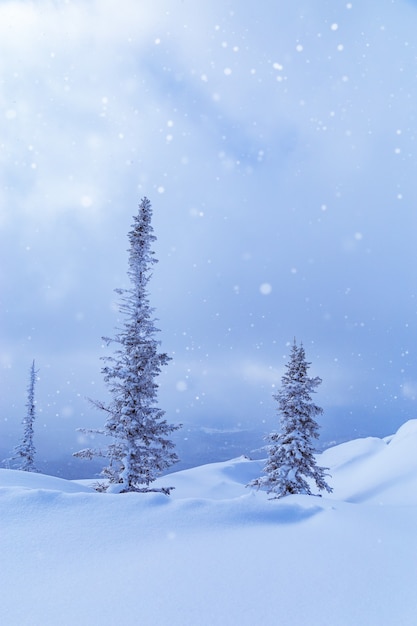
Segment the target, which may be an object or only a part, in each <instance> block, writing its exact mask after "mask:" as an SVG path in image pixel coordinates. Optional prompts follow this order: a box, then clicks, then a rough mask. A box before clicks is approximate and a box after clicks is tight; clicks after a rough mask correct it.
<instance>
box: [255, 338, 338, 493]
mask: <svg viewBox="0 0 417 626" xmlns="http://www.w3.org/2000/svg"><path fill="white" fill-rule="evenodd" d="M309 366H310V363H308V362H307V361H306V357H305V352H304V348H303V345H302V344H301V346H300V347H297V344H296V342H295V340H294V345H293V346H292V350H291V354H290V359H289V363H288V364H287V366H286V367H287V372H286V373H285V374H284V375H283V377H282V384H281V389H280V390H279V391H278V393H277V394H275V395H274V396H273V397H274V399H275V400H277V402H278V412H279V414H280V426H281V432H280V433H276V432H273V433H271V434H270V435H268V437H267V441H268V442H269V445H268V446H267V447H266V449H267V451H268V458H267V461H266V465H265V467H264V474H265V475H264V476H262V477H260V478H257V479H255V480H253V481H252V482H251V483H249V485H248V486H249V487H257V488H265V489H266V490H267V492H268V493H272V494H274V496H273V497H274V498H281V497H283V496H286V495H289V494H294V493H302V494H308V495H311V489H310V483H309V482H308V480H309V479H310V482H311V481H314V482H315V484H316V486H317V488H318V489H319V490H325V491H327V492H331V491H332V489H331V487H329V486H328V485H327V483H326V481H325V476H326V475H327V474H326V469H327V468H323V467H318V466H317V464H316V459H315V457H314V446H313V439H318V436H319V434H318V433H319V425H318V423H317V422H316V421H315V419H314V418H315V417H316V416H317V415H320V414H321V413H322V412H323V409H321V408H320V407H319V406H317V405H316V404H314V402H313V401H312V398H311V394H312V393H315V391H316V388H317V387H318V386H319V385H320V384H321V382H322V381H321V379H320V378H319V377H318V376H316V377H315V378H310V377H309V376H308V369H309Z"/></svg>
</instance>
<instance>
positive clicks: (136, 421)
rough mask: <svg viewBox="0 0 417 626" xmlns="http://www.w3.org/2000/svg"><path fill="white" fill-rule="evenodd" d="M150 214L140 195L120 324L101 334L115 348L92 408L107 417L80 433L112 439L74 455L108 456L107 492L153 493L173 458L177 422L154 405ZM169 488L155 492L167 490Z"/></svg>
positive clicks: (157, 360)
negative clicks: (103, 393) (103, 391)
mask: <svg viewBox="0 0 417 626" xmlns="http://www.w3.org/2000/svg"><path fill="white" fill-rule="evenodd" d="M151 218H152V210H151V203H150V202H149V200H148V199H147V198H143V199H142V201H141V204H140V205H139V213H138V215H137V216H136V217H134V218H133V219H134V223H133V225H132V230H131V231H130V232H129V235H128V237H129V241H130V254H129V270H128V276H129V278H130V281H131V285H132V286H131V288H130V289H116V293H118V295H119V296H120V298H121V300H120V306H119V309H120V312H121V314H122V315H123V317H124V324H123V327H122V328H120V329H118V332H117V334H116V335H115V337H114V338H113V339H109V338H105V337H104V338H103V339H104V341H106V343H107V345H108V344H110V343H115V344H116V345H117V346H118V348H117V350H116V351H115V352H114V355H113V356H106V357H103V360H104V361H105V366H104V367H103V368H102V373H103V376H104V381H105V383H106V384H107V387H108V389H109V392H110V395H111V401H110V402H109V403H108V404H106V403H104V402H100V401H93V404H94V405H95V407H96V408H99V409H101V410H103V411H104V412H105V413H106V415H107V420H106V422H105V425H104V428H103V429H102V430H99V431H84V432H98V433H99V434H104V435H107V436H109V437H111V438H112V443H111V444H110V445H109V446H108V447H107V448H106V449H105V450H104V451H103V450H92V449H85V450H81V451H80V452H76V453H75V455H74V456H77V457H79V458H89V459H91V458H93V457H94V456H105V457H107V458H108V459H109V463H108V465H107V467H105V468H104V469H103V471H102V475H103V476H104V477H105V478H107V479H108V481H109V488H108V491H112V492H118V493H124V492H129V491H155V490H154V489H151V488H150V487H149V485H150V483H152V482H153V481H154V480H155V479H156V478H157V477H158V476H159V475H160V474H161V472H162V471H163V470H165V469H167V468H168V467H170V466H171V465H172V464H173V463H176V462H177V461H178V457H177V455H176V453H175V452H174V450H173V448H174V444H173V443H172V441H171V439H170V435H171V433H172V432H173V431H175V430H177V428H179V426H175V425H171V424H168V423H167V421H166V420H165V419H163V416H164V411H162V410H161V409H159V408H157V407H156V406H155V403H156V398H157V389H158V385H157V383H156V381H155V379H156V377H157V376H158V375H159V373H160V371H161V368H162V366H164V365H166V364H167V363H168V361H169V360H170V358H169V357H168V355H167V354H165V353H160V352H158V348H159V345H160V342H159V341H157V340H156V339H155V333H156V332H157V331H158V329H157V328H156V327H155V319H154V318H153V312H154V310H153V309H152V308H151V307H150V305H149V296H148V289H147V285H148V282H149V280H150V277H151V268H152V265H154V264H155V263H156V262H157V260H156V259H155V258H154V256H153V255H154V253H153V251H152V250H151V244H152V242H153V241H155V239H156V237H155V236H154V235H153V228H152V225H151ZM100 487H101V488H102V489H104V488H103V486H102V485H101V486H100ZM169 490H170V488H163V489H161V490H160V491H163V492H164V493H169Z"/></svg>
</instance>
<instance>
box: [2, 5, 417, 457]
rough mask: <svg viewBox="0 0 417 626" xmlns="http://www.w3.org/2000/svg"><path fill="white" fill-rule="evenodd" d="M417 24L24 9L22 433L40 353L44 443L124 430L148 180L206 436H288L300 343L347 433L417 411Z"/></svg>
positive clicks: (5, 293) (334, 9)
mask: <svg viewBox="0 0 417 626" xmlns="http://www.w3.org/2000/svg"><path fill="white" fill-rule="evenodd" d="M416 32H417V3H415V2H410V1H408V2H407V1H406V0H381V2H379V3H377V5H376V4H375V2H374V1H373V0H361V1H359V0H353V1H352V2H346V1H345V0H340V1H339V0H315V1H314V2H304V1H301V0H292V1H291V2H288V1H287V0H262V2H255V1H252V0H211V1H210V2H203V1H202V0H201V1H196V0H181V1H180V0H152V2H151V1H150V0H142V1H138V0H121V1H120V2H114V1H112V0H95V1H91V2H84V1H81V0H79V1H77V0H76V1H74V2H70V1H67V2H64V1H63V2H46V1H44V0H37V1H36V2H33V3H32V2H28V1H24V2H23V1H22V2H11V1H8V0H6V1H0V85H1V89H0V161H1V167H0V255H1V257H0V258H1V273H0V288H1V291H0V293H1V310H0V314H1V319H0V384H1V394H0V448H2V449H3V448H6V449H9V448H10V447H13V445H14V444H15V443H16V437H18V435H19V432H20V421H21V419H22V417H23V415H24V411H25V409H24V405H25V402H26V386H27V383H28V372H29V368H30V365H31V362H32V359H33V358H35V359H36V365H37V367H38V368H39V381H38V383H37V387H36V397H37V407H38V418H37V425H36V435H35V436H36V444H37V448H38V450H39V451H40V453H41V454H42V455H43V456H48V455H54V454H56V451H57V450H58V449H59V450H60V452H62V453H66V452H67V451H68V455H70V454H71V451H74V450H77V449H79V447H80V445H81V444H83V442H82V440H81V439H80V438H79V435H77V433H76V431H75V429H76V427H78V426H93V427H94V426H96V427H97V426H101V425H102V424H103V421H104V416H102V415H100V414H99V413H97V412H96V411H94V409H92V408H91V406H90V405H89V404H88V402H87V401H86V397H93V398H98V399H102V398H105V397H106V391H105V388H104V386H103V382H102V376H101V372H100V368H101V365H102V363H101V361H100V357H101V356H103V355H104V354H108V348H105V347H103V342H102V341H101V337H102V336H103V335H105V336H109V335H110V336H111V335H112V333H113V331H114V328H115V326H117V324H118V313H117V306H116V304H117V296H116V294H115V293H114V291H113V290H114V289H115V288H117V287H126V286H128V285H127V282H126V280H127V277H126V270H127V260H128V256H127V247H128V239H127V233H128V231H129V230H130V227H131V224H132V216H133V215H134V214H135V213H136V211H137V205H138V203H139V202H140V199H141V198H142V197H143V196H144V195H146V196H147V197H148V198H149V199H150V200H151V202H152V206H153V210H154V222H153V225H154V231H155V235H156V236H157V242H156V244H155V253H156V257H157V258H158V259H159V264H158V265H157V267H156V268H155V272H154V276H153V278H152V281H151V283H150V285H149V288H150V294H151V304H152V305H153V306H154V307H155V309H156V316H157V317H158V319H159V322H158V324H159V327H160V329H161V333H160V339H161V341H162V349H163V350H164V351H166V352H168V353H169V354H170V355H171V356H172V357H173V360H172V361H171V362H170V364H169V366H167V368H166V370H165V371H164V373H163V375H162V376H161V377H160V379H159V383H160V385H161V387H160V394H159V404H160V406H161V408H163V409H164V410H165V411H166V413H167V415H166V417H167V419H168V420H169V421H170V422H182V423H183V424H184V426H185V428H184V429H183V436H184V437H186V436H187V432H188V430H189V429H199V428H203V429H205V431H206V432H211V431H212V430H214V429H218V430H223V429H224V430H231V431H234V430H240V429H249V430H254V431H257V432H258V433H266V432H268V431H269V430H270V429H271V428H275V427H276V426H277V420H276V415H275V409H276V406H275V402H274V401H273V399H272V394H273V392H274V388H275V389H276V386H277V385H279V384H280V378H281V376H282V374H283V371H284V365H285V363H286V361H287V357H288V353H289V347H288V346H289V345H290V344H291V343H292V341H293V338H294V337H296V339H297V340H298V341H303V343H304V346H305V349H306V354H307V358H308V360H309V361H311V362H312V367H311V370H310V371H311V374H312V375H319V376H320V377H321V378H322V379H323V384H322V385H321V387H320V388H319V390H318V394H317V396H316V397H315V401H316V402H317V403H318V404H320V405H321V406H322V407H323V408H324V411H325V412H324V415H323V417H322V420H321V423H322V426H323V428H322V437H323V439H324V440H325V441H331V440H338V439H340V438H353V437H356V436H359V435H379V436H381V435H387V434H390V433H391V432H393V431H394V430H396V428H397V427H398V426H399V425H400V424H401V423H402V422H404V421H406V420H407V419H409V418H415V417H416V398H417V371H416V363H417V355H416V326H417V316H416V312H417V282H416V279H417V263H416V227H417V208H416V200H417V190H416V172H417V168H416V160H417V159H416V156H417V154H416V117H415V116H416V111H417V42H416ZM274 385H275V387H274ZM81 447H82V445H81Z"/></svg>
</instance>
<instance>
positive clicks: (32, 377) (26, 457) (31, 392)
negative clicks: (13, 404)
mask: <svg viewBox="0 0 417 626" xmlns="http://www.w3.org/2000/svg"><path fill="white" fill-rule="evenodd" d="M37 373H38V371H37V370H35V361H32V365H31V368H30V371H29V384H28V388H27V402H26V415H25V417H24V418H23V420H22V426H23V436H22V439H21V441H20V444H18V445H17V446H16V447H15V448H14V451H13V456H12V458H11V459H10V460H11V461H16V469H20V470H23V471H25V472H38V471H39V470H38V469H37V468H36V466H35V454H36V449H35V446H34V443H33V433H34V428H33V425H34V422H35V417H36V409H35V383H36V375H37Z"/></svg>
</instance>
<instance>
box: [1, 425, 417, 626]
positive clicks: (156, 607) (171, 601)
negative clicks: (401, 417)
mask: <svg viewBox="0 0 417 626" xmlns="http://www.w3.org/2000/svg"><path fill="white" fill-rule="evenodd" d="M416 450H417V420H412V421H410V422H407V423H406V424H404V425H403V426H402V427H401V428H400V429H399V431H398V432H397V433H396V434H395V435H394V436H392V437H390V438H387V439H385V440H381V439H376V438H368V439H358V440H355V441H350V442H348V443H345V444H342V445H339V446H336V447H334V448H331V449H329V450H327V451H325V452H324V453H323V454H322V455H320V457H319V463H320V464H321V465H326V466H328V467H330V472H331V474H332V478H331V479H329V483H330V484H331V485H332V486H333V487H334V492H333V493H332V494H330V495H327V494H326V496H324V497H322V498H317V497H313V496H311V497H309V496H289V497H287V498H284V499H282V500H278V501H277V500H268V498H267V496H266V495H265V494H264V493H262V492H254V491H250V490H248V489H247V488H245V485H246V483H247V482H248V481H249V480H251V479H252V478H254V477H256V476H258V475H259V473H260V471H261V468H262V463H261V462H259V461H250V460H248V459H246V458H243V457H242V458H239V459H234V460H232V461H229V462H226V463H216V464H211V465H206V466H202V467H197V468H194V469H190V470H186V471H182V472H178V473H176V474H170V475H169V476H166V477H165V478H164V479H161V481H160V482H161V484H163V485H165V486H170V485H173V486H175V490H174V491H173V492H172V495H171V496H170V497H169V498H168V497H166V496H164V495H161V494H157V493H153V494H124V495H110V494H99V493H95V492H93V491H91V490H90V489H89V487H88V486H86V485H85V484H79V483H75V482H70V481H65V480H62V479H58V478H53V477H50V476H43V475H40V474H27V473H24V472H17V471H12V470H0V554H1V563H2V567H1V570H0V572H1V573H0V624H7V625H8V626H50V625H51V626H52V625H56V624H59V625H60V626H67V625H68V626H69V625H70V624H71V625H73V624H77V626H84V625H85V626H87V625H110V624H111V625H114V624H119V623H123V624H124V625H126V626H130V625H135V626H136V625H140V626H165V625H166V626H168V625H169V626H188V625H189V626H206V625H207V626H216V625H219V626H220V625H222V626H229V625H230V626H234V625H239V626H244V625H251V626H252V625H255V624H262V625H263V626H270V625H271V626H272V625H274V626H275V625H277V624H278V625H279V626H289V625H295V626H304V625H307V624H308V625H309V626H315V625H317V626H319V625H320V626H339V625H346V626H352V625H355V626H362V625H363V626H365V625H366V626H373V625H378V626H397V625H402V626H408V625H410V626H414V625H415V624H417V596H416V593H415V587H416V582H417V558H416V557H417V532H416V528H417V454H416Z"/></svg>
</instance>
